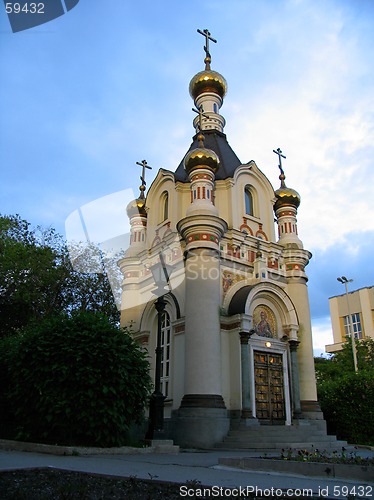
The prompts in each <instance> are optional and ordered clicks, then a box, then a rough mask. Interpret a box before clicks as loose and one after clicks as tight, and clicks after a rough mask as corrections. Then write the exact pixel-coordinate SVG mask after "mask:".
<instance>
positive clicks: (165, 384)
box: [161, 311, 171, 397]
mask: <svg viewBox="0 0 374 500" xmlns="http://www.w3.org/2000/svg"><path fill="white" fill-rule="evenodd" d="M170 347H171V321H170V315H169V313H167V312H166V311H165V312H164V314H163V317H162V325H161V353H162V354H161V391H162V394H163V395H164V396H165V397H170V358H171V351H170Z"/></svg>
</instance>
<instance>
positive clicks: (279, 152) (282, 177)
mask: <svg viewBox="0 0 374 500" xmlns="http://www.w3.org/2000/svg"><path fill="white" fill-rule="evenodd" d="M273 153H275V154H276V155H278V158H279V165H278V167H279V170H280V172H281V173H280V176H279V179H280V181H281V185H282V187H284V186H285V183H284V179H285V178H286V176H285V175H284V170H283V168H282V158H284V159H286V157H285V156H284V155H282V151H281V149H280V148H278V149H277V150H276V151H275V149H273Z"/></svg>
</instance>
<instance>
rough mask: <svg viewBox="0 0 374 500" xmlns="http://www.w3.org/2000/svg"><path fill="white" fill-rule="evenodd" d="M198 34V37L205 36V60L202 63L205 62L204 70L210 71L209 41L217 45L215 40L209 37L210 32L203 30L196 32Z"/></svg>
mask: <svg viewBox="0 0 374 500" xmlns="http://www.w3.org/2000/svg"><path fill="white" fill-rule="evenodd" d="M197 32H198V33H200V35H203V36H205V45H204V50H205V54H206V56H205V59H204V62H205V69H210V62H211V60H212V57H211V55H210V52H209V40H211V41H212V42H214V43H217V40H216V39H215V38H212V37H211V35H210V32H209V31H208V30H207V29H205V30H203V31H202V30H197Z"/></svg>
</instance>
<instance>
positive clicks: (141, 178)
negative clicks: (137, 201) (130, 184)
mask: <svg viewBox="0 0 374 500" xmlns="http://www.w3.org/2000/svg"><path fill="white" fill-rule="evenodd" d="M136 164H137V165H140V166H141V167H143V168H142V175H141V176H140V180H141V181H142V186H145V185H146V182H145V169H146V168H148V169H149V170H152V167H150V166H149V165H148V164H147V161H146V160H142V161H141V162H140V161H137V162H136Z"/></svg>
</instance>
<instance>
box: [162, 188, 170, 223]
mask: <svg viewBox="0 0 374 500" xmlns="http://www.w3.org/2000/svg"><path fill="white" fill-rule="evenodd" d="M168 217H169V193H168V192H167V191H164V192H163V193H162V195H161V221H164V220H166V219H168Z"/></svg>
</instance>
